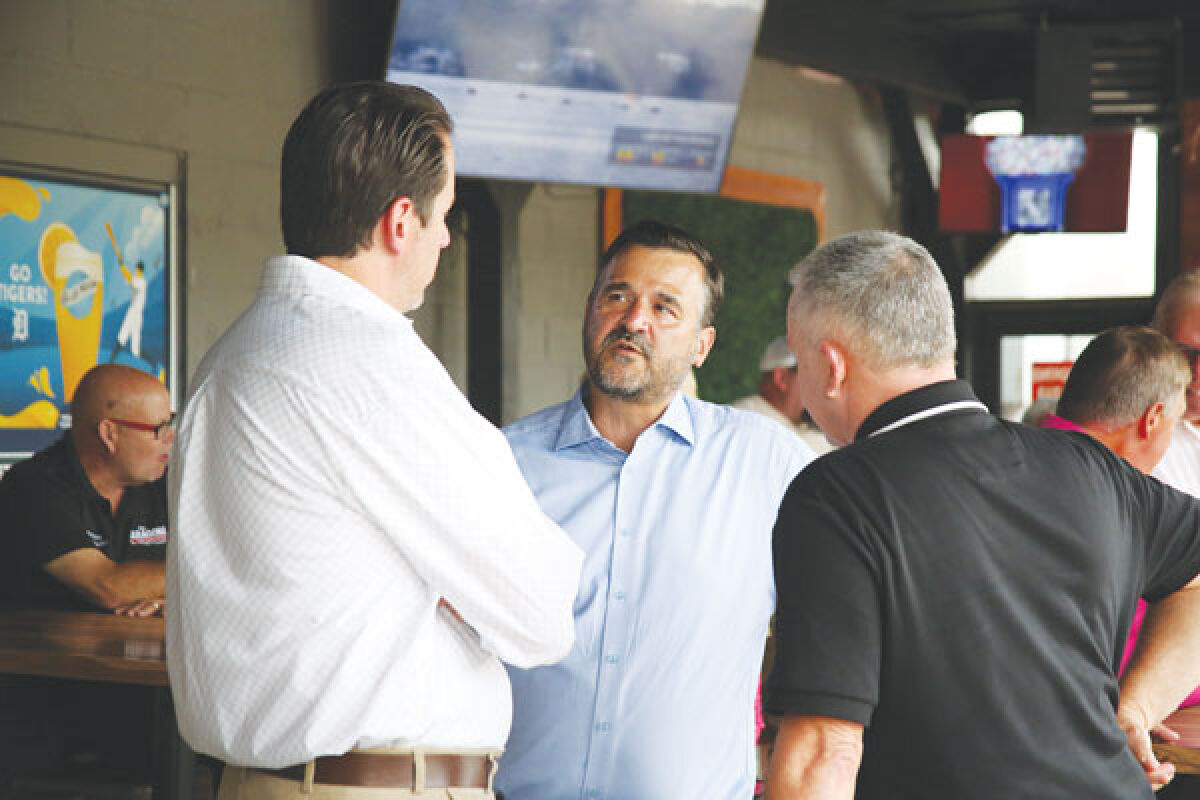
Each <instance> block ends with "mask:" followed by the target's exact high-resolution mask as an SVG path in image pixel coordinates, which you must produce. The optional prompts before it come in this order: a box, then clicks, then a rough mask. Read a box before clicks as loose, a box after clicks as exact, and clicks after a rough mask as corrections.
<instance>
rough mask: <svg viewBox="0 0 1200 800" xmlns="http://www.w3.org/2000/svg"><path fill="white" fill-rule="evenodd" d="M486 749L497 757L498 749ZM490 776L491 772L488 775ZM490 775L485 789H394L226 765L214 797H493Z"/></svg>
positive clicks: (483, 799)
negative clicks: (302, 778)
mask: <svg viewBox="0 0 1200 800" xmlns="http://www.w3.org/2000/svg"><path fill="white" fill-rule="evenodd" d="M371 752H379V751H378V750H374V751H371ZM393 752H397V753H414V754H415V755H417V756H418V757H420V751H414V750H395V751H393ZM490 752H491V755H493V756H495V757H496V758H499V756H500V751H498V750H497V751H490ZM481 754H487V753H481ZM494 777H495V776H494V774H493V776H492V778H494ZM492 778H489V779H488V784H489V788H487V789H460V788H456V787H449V788H436V789H435V788H429V787H421V786H418V787H417V788H415V789H394V788H376V787H368V786H338V785H335V784H330V783H313V784H311V785H306V784H305V782H304V781H290V780H287V779H286V778H279V777H276V776H275V775H268V774H267V773H265V772H260V771H258V770H256V769H251V768H248V767H234V766H227V767H225V774H224V775H222V776H221V790H220V792H219V793H218V794H217V800H293V799H294V800H392V798H396V800H400V798H403V799H404V800H417V799H419V800H494V798H495V796H496V795H495V794H493V793H492V790H491V788H490V784H491V781H492Z"/></svg>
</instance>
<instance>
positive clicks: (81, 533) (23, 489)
mask: <svg viewBox="0 0 1200 800" xmlns="http://www.w3.org/2000/svg"><path fill="white" fill-rule="evenodd" d="M166 542H167V493H166V480H165V478H164V479H159V480H157V481H154V482H153V483H149V484H146V485H145V486H132V487H129V488H128V489H126V490H125V493H124V495H123V496H122V498H121V504H120V507H119V508H117V510H116V513H115V514H114V513H113V510H112V507H111V505H110V503H109V502H108V500H106V499H105V498H103V497H101V496H100V494H99V493H98V492H97V491H96V489H95V487H93V486H92V484H91V482H89V481H88V478H87V474H86V473H85V472H84V471H83V466H82V465H81V464H80V463H79V456H78V455H77V453H76V451H75V445H74V443H73V442H72V441H71V436H70V434H65V435H64V436H63V437H62V438H61V439H60V440H59V441H58V442H56V443H55V444H53V445H51V446H50V447H48V448H47V449H45V450H43V451H41V452H40V453H37V454H36V455H34V456H33V457H31V458H29V459H26V460H25V461H21V462H19V463H17V464H14V465H13V466H12V467H11V468H10V469H9V470H8V471H7V472H6V473H5V474H4V478H3V479H2V480H0V578H2V580H0V600H2V601H3V602H4V604H5V605H7V606H9V607H23V608H54V609H71V610H86V609H91V608H93V606H92V605H91V604H90V603H88V601H87V600H86V599H84V598H83V597H82V596H81V595H79V594H77V593H76V592H74V591H73V590H71V589H69V588H68V587H67V586H65V585H63V584H62V583H59V582H58V581H57V580H55V579H54V578H52V577H51V576H50V575H49V573H47V572H46V570H45V569H44V567H45V565H46V564H48V563H49V562H51V561H53V560H54V559H56V558H58V557H59V556H62V555H65V554H67V553H70V552H72V551H75V550H79V549H82V548H95V549H97V550H100V551H101V552H103V553H104V554H105V555H107V556H108V557H109V558H111V559H112V560H113V561H116V562H118V563H120V562H125V561H133V560H138V559H147V560H159V561H161V560H162V559H163V558H164V557H165V556H166Z"/></svg>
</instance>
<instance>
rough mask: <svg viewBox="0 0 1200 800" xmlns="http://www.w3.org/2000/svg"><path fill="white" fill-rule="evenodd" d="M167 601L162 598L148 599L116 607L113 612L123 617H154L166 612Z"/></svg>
mask: <svg viewBox="0 0 1200 800" xmlns="http://www.w3.org/2000/svg"><path fill="white" fill-rule="evenodd" d="M166 608H167V605H166V600H164V599H163V598H161V597H147V598H145V599H144V600H135V601H134V602H132V603H126V604H124V605H120V606H116V607H115V608H113V610H112V612H113V613H114V614H116V615H117V616H121V617H153V616H155V615H156V614H163V613H164V612H165V611H166Z"/></svg>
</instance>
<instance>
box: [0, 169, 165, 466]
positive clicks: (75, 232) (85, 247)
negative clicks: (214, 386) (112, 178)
mask: <svg viewBox="0 0 1200 800" xmlns="http://www.w3.org/2000/svg"><path fill="white" fill-rule="evenodd" d="M168 217H169V195H168V194H167V193H166V192H165V191H154V190H142V189H136V188H125V187H118V186H107V185H101V184H91V183H88V182H83V181H81V182H74V181H68V180H64V179H58V178H55V179H48V178H47V179H43V178H41V177H37V176H30V175H23V174H20V173H15V172H6V171H0V453H3V454H5V455H12V454H19V453H28V452H32V451H34V450H39V449H41V448H43V447H45V446H47V445H49V444H50V443H52V442H53V441H54V440H55V439H57V438H58V437H59V436H60V435H61V431H62V430H63V429H65V428H69V427H70V425H71V414H70V403H71V398H72V397H73V396H74V393H75V387H76V386H77V385H78V384H79V379H80V378H81V377H83V374H84V373H85V372H87V371H88V370H89V369H90V368H91V367H93V366H94V365H96V364H99V363H118V364H126V365H128V366H133V367H137V368H139V369H142V370H145V371H146V372H148V373H150V374H152V375H154V376H156V377H158V378H159V379H160V380H162V381H163V382H164V383H165V382H166V380H167V366H168V364H169V362H170V341H169V326H170V319H169V316H170V310H171V309H170V292H169V277H170V270H169V269H168V266H169V259H168V255H169V254H168V250H167V248H168V238H169V234H168Z"/></svg>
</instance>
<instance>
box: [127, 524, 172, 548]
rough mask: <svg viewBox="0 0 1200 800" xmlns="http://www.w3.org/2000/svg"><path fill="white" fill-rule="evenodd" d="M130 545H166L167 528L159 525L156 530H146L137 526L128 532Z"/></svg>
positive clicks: (142, 526)
mask: <svg viewBox="0 0 1200 800" xmlns="http://www.w3.org/2000/svg"><path fill="white" fill-rule="evenodd" d="M129 543H130V544H166V543H167V526H166V525H159V526H158V527H157V528H147V527H146V526H145V525H138V526H137V527H136V528H134V529H133V530H131V531H130V532H129Z"/></svg>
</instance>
